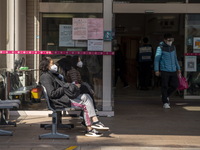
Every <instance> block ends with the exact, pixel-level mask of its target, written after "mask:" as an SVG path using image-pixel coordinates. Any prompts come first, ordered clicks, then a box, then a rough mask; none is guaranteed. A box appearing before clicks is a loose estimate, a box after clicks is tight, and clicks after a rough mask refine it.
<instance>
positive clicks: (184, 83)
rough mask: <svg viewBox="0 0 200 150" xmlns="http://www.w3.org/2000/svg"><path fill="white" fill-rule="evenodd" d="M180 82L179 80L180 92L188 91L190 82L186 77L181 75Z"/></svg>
mask: <svg viewBox="0 0 200 150" xmlns="http://www.w3.org/2000/svg"><path fill="white" fill-rule="evenodd" d="M178 80H179V86H178V90H180V91H182V90H185V89H188V82H187V79H186V78H185V77H184V76H182V75H181V74H179V75H178Z"/></svg>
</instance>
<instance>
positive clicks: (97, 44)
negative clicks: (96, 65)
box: [88, 40, 103, 51]
mask: <svg viewBox="0 0 200 150" xmlns="http://www.w3.org/2000/svg"><path fill="white" fill-rule="evenodd" d="M88 51H103V40H88Z"/></svg>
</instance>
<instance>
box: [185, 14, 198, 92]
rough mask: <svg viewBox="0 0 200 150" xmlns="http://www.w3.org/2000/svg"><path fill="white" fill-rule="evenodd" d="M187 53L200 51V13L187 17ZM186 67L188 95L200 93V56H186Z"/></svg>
mask: <svg viewBox="0 0 200 150" xmlns="http://www.w3.org/2000/svg"><path fill="white" fill-rule="evenodd" d="M186 27H187V37H186V39H187V42H186V48H187V53H192V54H195V53H200V15H199V14H191V15H188V17H187V25H186ZM185 63H186V64H185V69H186V73H187V78H188V82H189V88H188V89H187V95H200V56H185Z"/></svg>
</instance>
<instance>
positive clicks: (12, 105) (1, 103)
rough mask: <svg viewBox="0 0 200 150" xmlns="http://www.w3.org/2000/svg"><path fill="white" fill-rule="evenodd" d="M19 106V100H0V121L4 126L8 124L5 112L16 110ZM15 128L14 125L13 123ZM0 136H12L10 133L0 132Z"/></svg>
mask: <svg viewBox="0 0 200 150" xmlns="http://www.w3.org/2000/svg"><path fill="white" fill-rule="evenodd" d="M19 105H20V101H19V100H0V112H1V121H2V122H3V123H4V125H7V124H9V123H8V122H7V121H6V119H5V113H4V111H5V110H9V109H18V108H19ZM15 126H16V123H15ZM0 135H13V132H12V131H6V130H0Z"/></svg>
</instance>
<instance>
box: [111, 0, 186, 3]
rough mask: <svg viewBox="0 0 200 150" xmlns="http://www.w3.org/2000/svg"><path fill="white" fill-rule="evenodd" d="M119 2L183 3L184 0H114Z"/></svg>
mask: <svg viewBox="0 0 200 150" xmlns="http://www.w3.org/2000/svg"><path fill="white" fill-rule="evenodd" d="M114 2H119V3H172V2H173V3H177V2H178V3H185V0H114Z"/></svg>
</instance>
